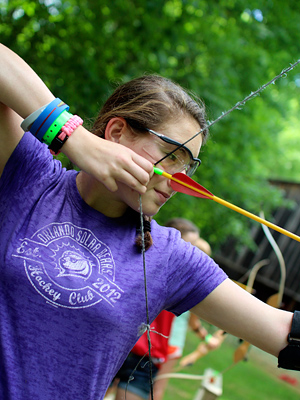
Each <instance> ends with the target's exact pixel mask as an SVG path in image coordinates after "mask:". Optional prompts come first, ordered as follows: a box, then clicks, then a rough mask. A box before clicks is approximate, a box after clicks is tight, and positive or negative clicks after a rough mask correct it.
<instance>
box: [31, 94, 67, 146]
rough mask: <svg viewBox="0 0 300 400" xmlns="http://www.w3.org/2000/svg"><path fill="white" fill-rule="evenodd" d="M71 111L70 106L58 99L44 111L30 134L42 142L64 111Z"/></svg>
mask: <svg viewBox="0 0 300 400" xmlns="http://www.w3.org/2000/svg"><path fill="white" fill-rule="evenodd" d="M64 110H69V106H68V105H67V104H65V103H64V102H62V101H61V100H60V99H58V98H56V99H54V100H53V101H51V103H50V104H48V105H47V107H46V108H45V109H44V111H42V113H41V114H40V115H39V116H38V118H37V119H36V120H35V122H34V123H33V125H32V127H31V128H30V132H31V133H32V134H33V135H34V136H35V137H36V138H37V139H38V140H40V141H42V138H43V136H44V135H45V133H46V132H47V130H48V128H49V127H50V126H51V125H52V123H53V122H54V121H55V120H56V119H57V117H58V116H59V115H60V114H61V113H62V112H63V111H64Z"/></svg>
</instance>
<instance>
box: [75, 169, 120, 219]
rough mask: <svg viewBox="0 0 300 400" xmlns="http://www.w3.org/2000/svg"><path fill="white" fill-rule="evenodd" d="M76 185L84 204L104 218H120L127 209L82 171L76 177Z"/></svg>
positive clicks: (113, 195)
mask: <svg viewBox="0 0 300 400" xmlns="http://www.w3.org/2000/svg"><path fill="white" fill-rule="evenodd" d="M76 185H77V189H78V191H79V194H80V196H81V197H82V199H83V200H84V201H85V203H87V204H88V205H89V206H90V207H92V208H94V209H95V210H97V211H99V212H101V213H102V214H104V215H105V216H106V217H110V218H118V217H121V216H122V215H123V214H124V213H125V211H126V209H127V207H128V206H127V205H126V204H125V203H124V202H123V201H122V200H120V199H119V198H118V196H117V195H116V194H115V193H113V192H110V191H109V190H108V189H107V188H106V187H105V186H104V185H103V184H102V183H101V182H99V181H97V180H96V179H95V178H93V177H92V176H91V175H88V174H86V173H85V172H84V171H81V172H79V174H78V175H77V179H76Z"/></svg>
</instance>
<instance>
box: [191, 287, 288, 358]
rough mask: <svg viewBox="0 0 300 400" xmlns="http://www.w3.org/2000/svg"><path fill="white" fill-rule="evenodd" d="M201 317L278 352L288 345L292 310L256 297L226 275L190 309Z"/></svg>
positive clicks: (272, 352)
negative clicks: (278, 306)
mask: <svg viewBox="0 0 300 400" xmlns="http://www.w3.org/2000/svg"><path fill="white" fill-rule="evenodd" d="M191 311H192V312H193V313H195V314H197V315H198V316H199V317H200V318H203V319H204V320H206V321H208V322H209V323H211V324H213V325H216V326H218V327H219V328H221V329H223V330H225V331H226V332H228V333H231V334H232V335H234V336H237V337H239V338H241V339H244V340H246V341H248V342H250V343H252V344H253V345H254V346H257V347H259V348H260V349H262V350H264V351H266V352H268V353H270V354H273V355H274V356H276V357H277V356H278V354H279V352H280V350H282V349H283V348H284V347H285V346H286V345H287V336H288V334H289V332H290V330H291V325H292V317H293V314H292V313H290V312H287V311H283V310H279V309H276V308H273V307H271V306H269V305H267V304H265V303H263V302H261V301H260V300H258V299H256V298H255V297H254V296H252V295H251V294H249V293H247V292H246V291H245V290H243V289H241V288H240V287H239V286H238V285H236V284H235V283H234V282H232V281H231V280H230V279H226V280H225V281H224V282H223V283H221V285H219V286H218V287H217V288H216V289H215V290H214V291H213V292H212V293H210V294H209V295H208V296H207V297H206V298H205V299H204V300H203V301H202V302H201V303H199V304H197V305H196V306H195V307H193V308H192V309H191Z"/></svg>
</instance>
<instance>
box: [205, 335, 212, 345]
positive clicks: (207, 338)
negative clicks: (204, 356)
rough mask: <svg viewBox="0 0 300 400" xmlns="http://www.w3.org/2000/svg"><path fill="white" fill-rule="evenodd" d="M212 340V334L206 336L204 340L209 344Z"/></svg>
mask: <svg viewBox="0 0 300 400" xmlns="http://www.w3.org/2000/svg"><path fill="white" fill-rule="evenodd" d="M211 338H212V335H210V334H208V335H206V336H205V338H204V341H205V343H209V342H210V339H211Z"/></svg>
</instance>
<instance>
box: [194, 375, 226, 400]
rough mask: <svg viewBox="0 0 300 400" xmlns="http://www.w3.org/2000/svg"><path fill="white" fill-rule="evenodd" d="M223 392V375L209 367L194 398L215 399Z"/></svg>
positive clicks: (199, 399) (197, 399) (196, 399)
mask: <svg viewBox="0 0 300 400" xmlns="http://www.w3.org/2000/svg"><path fill="white" fill-rule="evenodd" d="M222 393H223V376H222V374H218V372H217V371H215V370H213V369H211V368H207V369H206V370H205V371H204V379H203V381H202V385H201V387H200V388H199V390H198V392H197V393H196V396H195V397H194V400H215V399H217V398H218V397H220V396H221V395H222Z"/></svg>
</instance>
